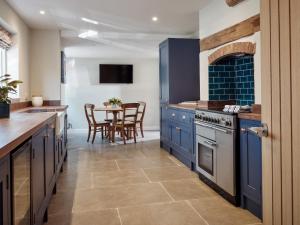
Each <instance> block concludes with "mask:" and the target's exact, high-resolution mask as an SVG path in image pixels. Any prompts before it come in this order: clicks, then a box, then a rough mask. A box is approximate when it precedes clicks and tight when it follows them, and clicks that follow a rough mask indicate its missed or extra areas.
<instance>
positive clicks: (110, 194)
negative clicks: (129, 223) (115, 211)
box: [73, 183, 171, 212]
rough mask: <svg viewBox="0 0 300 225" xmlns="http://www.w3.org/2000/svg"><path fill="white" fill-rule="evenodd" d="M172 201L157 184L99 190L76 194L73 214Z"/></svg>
mask: <svg viewBox="0 0 300 225" xmlns="http://www.w3.org/2000/svg"><path fill="white" fill-rule="evenodd" d="M169 201H171V199H170V197H169V196H168V194H167V193H166V192H165V191H164V189H163V188H162V187H161V186H160V185H159V184H157V183H145V184H136V185H127V186H115V187H105V188H97V189H92V190H88V191H79V192H77V193H75V197H74V204H73V212H81V211H89V210H98V209H99V210H100V209H107V208H118V207H127V206H132V205H140V204H149V203H157V202H169Z"/></svg>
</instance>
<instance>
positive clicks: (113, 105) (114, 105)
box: [108, 98, 122, 108]
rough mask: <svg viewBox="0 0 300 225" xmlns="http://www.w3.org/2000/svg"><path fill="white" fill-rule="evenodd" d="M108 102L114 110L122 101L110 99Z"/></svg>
mask: <svg viewBox="0 0 300 225" xmlns="http://www.w3.org/2000/svg"><path fill="white" fill-rule="evenodd" d="M108 102H109V104H110V105H111V107H113V108H116V107H117V106H118V105H121V104H122V101H121V99H119V98H111V99H109V100H108Z"/></svg>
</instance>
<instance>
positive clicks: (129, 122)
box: [113, 103, 140, 144]
mask: <svg viewBox="0 0 300 225" xmlns="http://www.w3.org/2000/svg"><path fill="white" fill-rule="evenodd" d="M139 105H140V104H139V103H126V104H122V105H121V108H122V109H123V111H122V121H120V122H118V123H117V124H116V130H117V131H120V132H121V137H122V139H123V142H124V144H126V137H127V138H128V137H129V135H130V133H131V132H133V138H134V143H136V134H137V130H136V121H137V115H138V109H139ZM113 135H114V134H113Z"/></svg>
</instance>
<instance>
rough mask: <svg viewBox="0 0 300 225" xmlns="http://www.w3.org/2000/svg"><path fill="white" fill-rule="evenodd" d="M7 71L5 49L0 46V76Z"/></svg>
mask: <svg viewBox="0 0 300 225" xmlns="http://www.w3.org/2000/svg"><path fill="white" fill-rule="evenodd" d="M6 73H7V50H6V49H4V48H0V76H2V75H4V74H6Z"/></svg>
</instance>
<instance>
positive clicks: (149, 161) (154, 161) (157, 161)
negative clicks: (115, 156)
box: [117, 157, 177, 170]
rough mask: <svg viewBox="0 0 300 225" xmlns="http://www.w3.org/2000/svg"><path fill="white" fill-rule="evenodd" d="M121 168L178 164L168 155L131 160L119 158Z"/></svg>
mask: <svg viewBox="0 0 300 225" xmlns="http://www.w3.org/2000/svg"><path fill="white" fill-rule="evenodd" d="M117 163H118V165H119V167H120V169H126V170H129V169H139V168H155V167H169V166H177V165H176V164H175V163H174V162H173V161H172V160H170V159H169V158H167V157H162V158H140V159H129V160H117Z"/></svg>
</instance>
